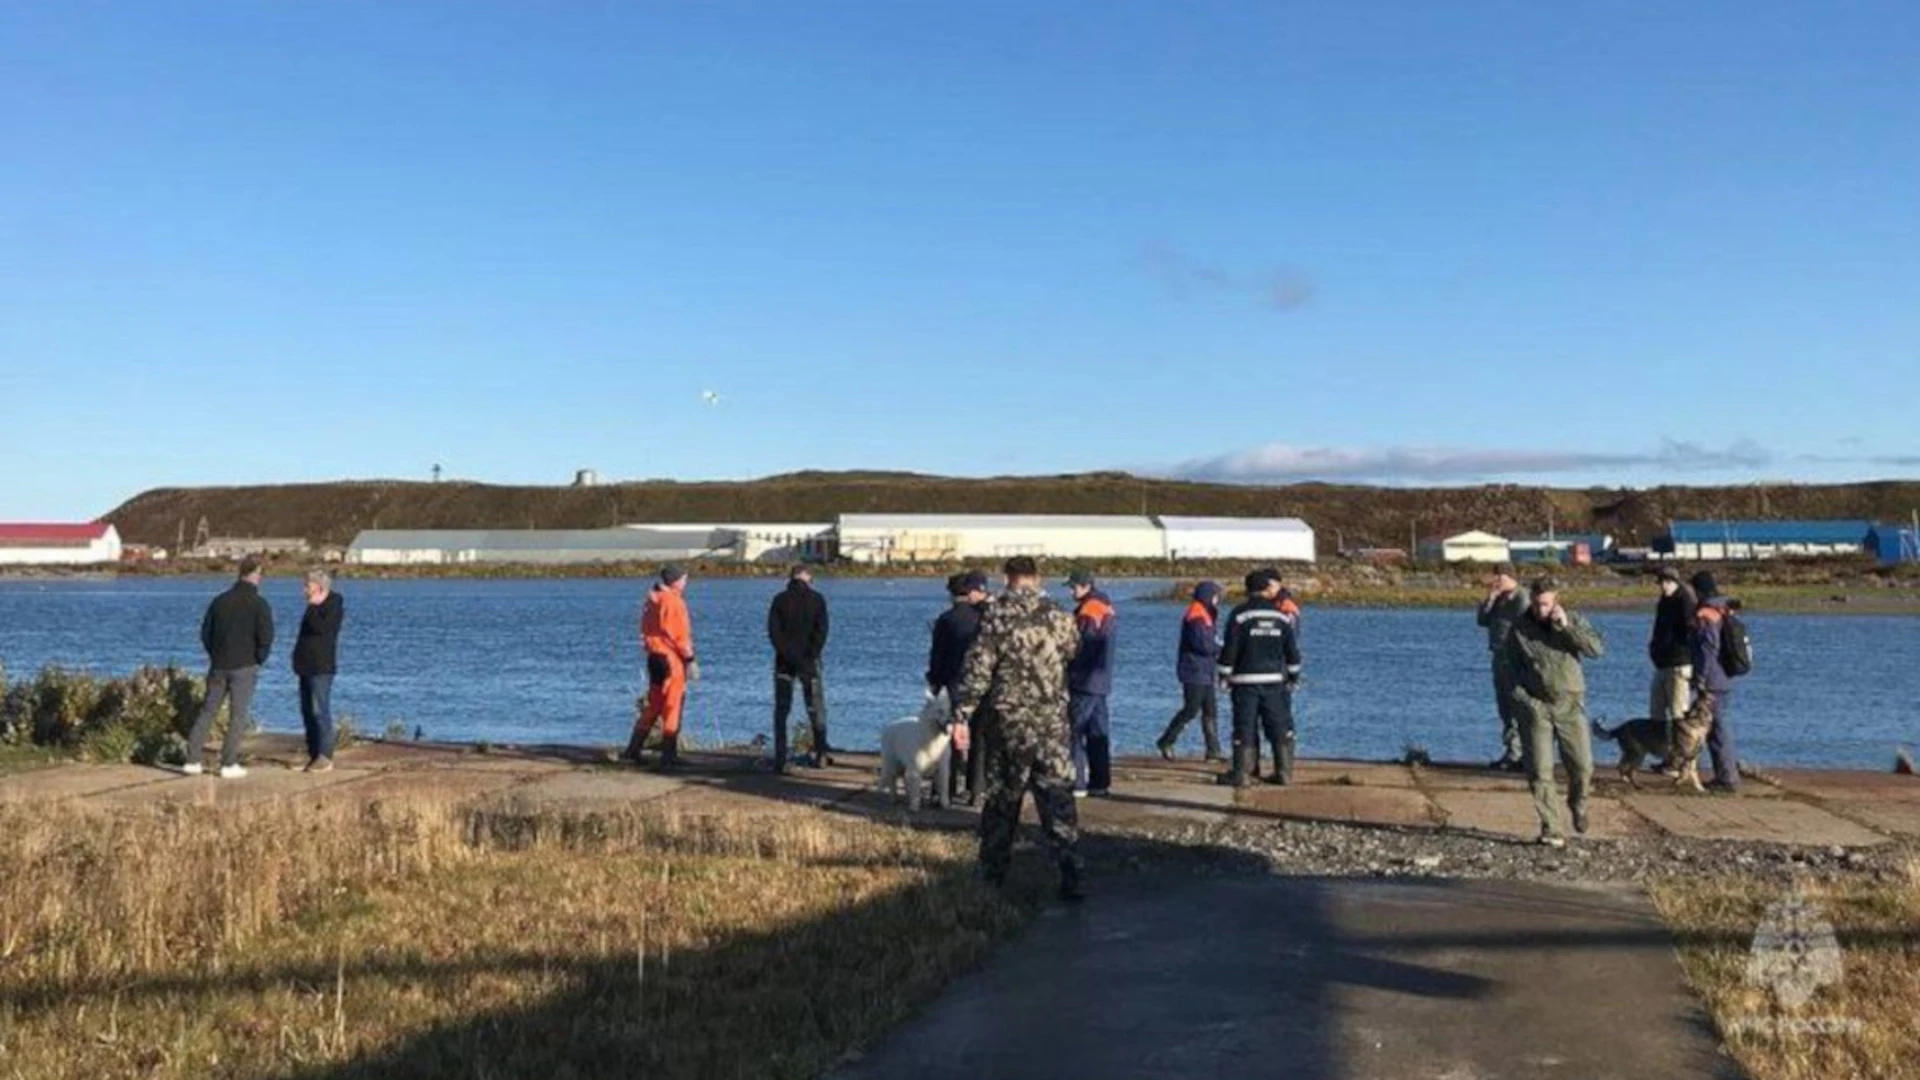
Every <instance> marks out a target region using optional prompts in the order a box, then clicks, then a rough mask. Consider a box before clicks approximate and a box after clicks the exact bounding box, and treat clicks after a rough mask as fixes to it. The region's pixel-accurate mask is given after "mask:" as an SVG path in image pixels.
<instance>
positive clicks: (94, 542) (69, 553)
mask: <svg viewBox="0 0 1920 1080" xmlns="http://www.w3.org/2000/svg"><path fill="white" fill-rule="evenodd" d="M119 561H120V533H119V532H118V531H117V530H115V529H114V527H113V526H112V525H109V524H107V523H105V522H93V523H89V524H80V525H71V524H65V523H46V522H0V563H10V564H15V565H20V564H37V565H77V564H83V563H109V562H119Z"/></svg>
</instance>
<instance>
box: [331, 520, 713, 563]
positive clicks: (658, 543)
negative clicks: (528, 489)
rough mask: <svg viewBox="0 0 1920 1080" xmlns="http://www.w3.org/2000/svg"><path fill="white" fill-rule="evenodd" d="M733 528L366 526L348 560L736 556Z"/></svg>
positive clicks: (565, 560) (583, 560)
mask: <svg viewBox="0 0 1920 1080" xmlns="http://www.w3.org/2000/svg"><path fill="white" fill-rule="evenodd" d="M739 543H740V538H739V536H738V535H737V534H736V533H733V532H731V531H726V530H715V529H711V528H705V527H698V526H696V527H693V528H686V527H667V526H658V527H649V528H614V529H367V530H364V531H362V532H361V533H360V535H358V536H356V537H354V538H353V543H352V545H350V546H349V547H348V548H347V562H349V563H358V564H361V565H364V566H411V565H433V564H437V563H486V562H493V563H614V562H669V561H682V562H690V561H693V560H696V559H737V558H739V557H740V549H739Z"/></svg>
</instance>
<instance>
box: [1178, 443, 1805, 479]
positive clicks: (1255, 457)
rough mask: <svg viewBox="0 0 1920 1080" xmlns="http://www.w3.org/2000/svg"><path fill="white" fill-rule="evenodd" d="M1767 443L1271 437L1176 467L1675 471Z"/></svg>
mask: <svg viewBox="0 0 1920 1080" xmlns="http://www.w3.org/2000/svg"><path fill="white" fill-rule="evenodd" d="M1772 461H1773V455H1772V454H1771V453H1769V452H1768V451H1767V449H1766V448H1765V447H1762V446H1760V445H1759V444H1757V443H1754V442H1752V441H1749V440H1741V441H1739V442H1735V443H1731V444H1728V445H1726V446H1722V447H1709V446H1703V445H1701V444H1698V443H1692V442H1681V441H1677V440H1668V441H1666V442H1663V443H1661V444H1660V445H1659V446H1658V447H1656V448H1654V449H1652V450H1649V451H1643V452H1637V453H1621V452H1617V451H1581V450H1523V449H1502V448H1492V447H1459V446H1381V447H1327V446H1293V445H1289V444H1287V443H1267V444H1265V445H1263V446H1255V447H1251V448H1248V449H1245V450H1236V451H1233V452H1231V453H1227V454H1221V455H1218V456H1216V457H1210V458H1202V459H1199V460H1196V461H1189V462H1185V463H1182V464H1180V465H1178V466H1175V467H1174V468H1173V469H1172V470H1170V471H1171V472H1172V474H1173V475H1176V476H1180V477H1184V478H1187V479H1194V480H1218V481H1226V482H1230V483H1261V482H1289V481H1300V480H1352V481H1362V480H1364V481H1387V482H1392V481H1428V482H1432V481H1476V480H1495V479H1500V478H1504V477H1512V476H1538V475H1545V474H1556V473H1586V472H1601V471H1617V470H1625V469H1640V468H1657V469H1660V470H1663V471H1669V472H1716V471H1724V470H1731V469H1759V468H1764V467H1766V466H1767V465H1768V464H1770V463H1771V462H1772Z"/></svg>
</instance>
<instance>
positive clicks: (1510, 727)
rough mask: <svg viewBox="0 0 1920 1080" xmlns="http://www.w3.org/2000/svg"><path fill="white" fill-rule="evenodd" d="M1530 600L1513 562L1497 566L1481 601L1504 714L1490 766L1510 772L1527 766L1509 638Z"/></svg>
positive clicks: (1498, 704) (1497, 704) (1497, 700)
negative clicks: (1510, 663)
mask: <svg viewBox="0 0 1920 1080" xmlns="http://www.w3.org/2000/svg"><path fill="white" fill-rule="evenodd" d="M1529 602H1530V601H1529V598H1528V596H1527V590H1525V589H1523V588H1521V587H1520V582H1519V581H1518V580H1516V579H1515V578H1514V570H1513V564H1511V563H1501V564H1500V565H1499V566H1496V567H1494V569H1493V579H1492V580H1491V581H1490V582H1488V587H1487V598H1486V599H1485V600H1483V601H1481V603H1480V611H1479V614H1478V616H1477V621H1478V622H1479V623H1480V625H1481V626H1483V627H1485V628H1486V631H1487V652H1488V654H1489V655H1490V656H1491V657H1492V658H1493V660H1492V666H1493V700H1494V708H1495V709H1496V710H1497V711H1498V712H1499V714H1500V756H1499V757H1497V758H1494V759H1493V763H1492V765H1490V766H1489V767H1490V768H1494V769H1504V770H1506V771H1508V772H1518V771H1520V769H1522V768H1523V767H1524V766H1523V765H1522V763H1521V761H1522V758H1523V757H1524V756H1525V749H1526V735H1525V733H1524V732H1523V731H1522V730H1521V726H1522V719H1521V716H1520V711H1519V706H1518V705H1517V704H1516V703H1515V702H1516V701H1517V700H1518V699H1517V698H1515V697H1514V696H1513V671H1512V669H1511V667H1510V665H1509V664H1508V663H1507V637H1508V636H1509V635H1511V634H1512V633H1513V624H1514V623H1515V622H1517V621H1518V620H1519V619H1520V617H1521V616H1523V615H1525V614H1526V612H1527V606H1528V604H1529Z"/></svg>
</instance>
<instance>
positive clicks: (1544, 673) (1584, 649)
mask: <svg viewBox="0 0 1920 1080" xmlns="http://www.w3.org/2000/svg"><path fill="white" fill-rule="evenodd" d="M1605 651H1606V646H1605V645H1604V644H1603V643H1602V642H1601V640H1600V632H1599V631H1598V630H1595V629H1594V628H1593V627H1592V626H1591V625H1589V624H1588V623H1587V620H1585V619H1583V618H1581V617H1580V616H1579V615H1577V614H1575V613H1574V612H1571V611H1569V612H1567V625H1566V626H1565V627H1564V628H1556V627H1555V626H1554V625H1553V624H1552V623H1545V622H1541V621H1540V620H1539V619H1536V618H1534V617H1533V613H1532V612H1528V613H1527V614H1525V615H1522V616H1520V617H1519V618H1518V619H1515V620H1514V623H1513V633H1512V634H1511V635H1509V636H1508V637H1507V645H1506V652H1505V657H1506V661H1507V663H1508V664H1509V665H1511V666H1512V670H1513V679H1514V684H1515V690H1514V693H1516V694H1520V695H1524V696H1525V697H1529V698H1533V699H1534V700H1536V701H1544V702H1547V703H1548V704H1552V705H1559V704H1564V703H1566V702H1568V701H1571V700H1572V699H1574V698H1576V697H1579V696H1581V695H1583V694H1585V693H1586V692H1587V677H1586V675H1585V673H1583V672H1582V671H1581V670H1580V661H1581V659H1582V658H1585V659H1589V660H1598V659H1599V658H1600V655H1601V654H1602V653H1604V652H1605Z"/></svg>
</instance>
